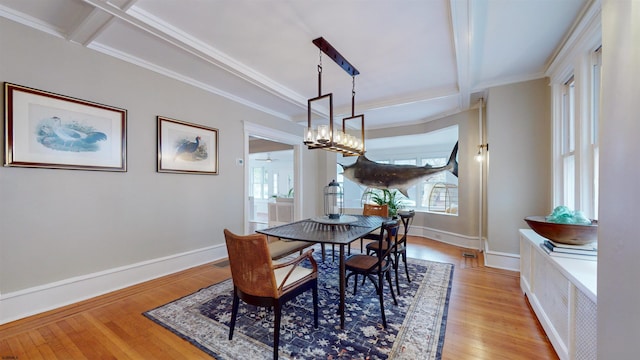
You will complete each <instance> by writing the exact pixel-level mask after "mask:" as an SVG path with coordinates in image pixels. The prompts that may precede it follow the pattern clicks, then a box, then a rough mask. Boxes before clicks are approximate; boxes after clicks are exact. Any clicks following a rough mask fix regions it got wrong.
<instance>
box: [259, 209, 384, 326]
mask: <svg viewBox="0 0 640 360" xmlns="http://www.w3.org/2000/svg"><path fill="white" fill-rule="evenodd" d="M348 216H353V217H354V218H355V221H353V222H350V223H346V224H327V223H326V222H324V221H322V220H317V219H316V220H314V219H306V220H300V221H296V222H292V223H289V224H284V225H279V226H274V227H271V228H267V229H261V230H256V232H257V233H260V234H265V235H267V236H273V237H277V238H280V239H288V240H299V241H308V242H310V243H321V244H332V245H339V247H340V304H339V306H338V312H339V313H340V328H342V329H344V309H345V288H346V283H345V276H346V270H345V265H344V263H345V251H344V248H345V246H346V245H349V244H350V243H351V242H353V241H355V240H357V239H360V238H361V237H363V236H364V235H366V234H368V233H370V232H372V231H374V230H376V229H379V228H380V227H382V224H383V222H385V221H387V220H389V218H385V217H381V216H365V215H348Z"/></svg>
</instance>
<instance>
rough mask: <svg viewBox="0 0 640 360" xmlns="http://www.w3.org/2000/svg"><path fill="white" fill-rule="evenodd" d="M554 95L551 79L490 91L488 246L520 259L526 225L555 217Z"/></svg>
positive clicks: (488, 119)
mask: <svg viewBox="0 0 640 360" xmlns="http://www.w3.org/2000/svg"><path fill="white" fill-rule="evenodd" d="M550 102H551V95H550V87H549V86H548V80H547V79H540V80H533V81H527V82H522V83H517V84H513V85H505V86H499V87H495V88H491V89H489V96H488V102H487V122H486V126H487V142H488V143H489V157H488V174H487V179H488V180H487V241H488V249H489V250H491V251H495V252H503V253H511V254H518V253H519V252H520V246H519V243H518V229H521V228H525V229H526V228H528V226H527V224H526V223H525V222H524V221H523V220H522V219H523V218H524V217H526V216H530V215H546V214H547V213H550V212H551V210H552V209H551V206H552V205H551V204H552V201H551V200H552V198H551V194H552V183H551V169H552V161H551V112H550V111H551V105H550Z"/></svg>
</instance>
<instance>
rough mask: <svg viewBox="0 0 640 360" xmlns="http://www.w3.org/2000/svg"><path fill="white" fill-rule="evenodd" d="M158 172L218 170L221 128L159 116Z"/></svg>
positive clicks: (209, 172)
mask: <svg viewBox="0 0 640 360" xmlns="http://www.w3.org/2000/svg"><path fill="white" fill-rule="evenodd" d="M158 172H168V173H188V174H209V175H217V174H218V129H214V128H210V127H206V126H202V125H196V124H191V123H188V122H184V121H180V120H174V119H169V118H166V117H162V116H158Z"/></svg>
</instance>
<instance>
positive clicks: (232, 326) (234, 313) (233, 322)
mask: <svg viewBox="0 0 640 360" xmlns="http://www.w3.org/2000/svg"><path fill="white" fill-rule="evenodd" d="M238 305H240V298H239V297H238V295H237V294H236V290H235V289H233V306H232V307H231V324H229V340H232V339H233V330H234V329H235V327H236V316H237V315H238Z"/></svg>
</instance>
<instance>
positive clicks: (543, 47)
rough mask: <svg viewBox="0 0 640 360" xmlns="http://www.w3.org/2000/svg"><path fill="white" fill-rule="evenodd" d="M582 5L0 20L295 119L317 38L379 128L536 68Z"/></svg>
mask: <svg viewBox="0 0 640 360" xmlns="http://www.w3.org/2000/svg"><path fill="white" fill-rule="evenodd" d="M590 2H591V0H395V1H390V0H368V1H365V0H304V1H296V0H290V1H287V0H263V1H258V0H210V1H207V0H109V1H106V0H0V16H3V17H6V18H9V19H12V20H14V21H17V22H20V23H22V24H25V25H27V26H31V27H33V28H36V29H38V30H41V31H45V32H47V33H50V34H53V35H55V36H59V37H62V38H64V39H67V40H68V41H71V42H74V43H79V44H82V45H83V46H86V47H87V48H90V49H94V50H96V51H100V52H103V53H105V54H108V55H111V56H115V57H118V58H120V59H123V60H125V61H128V62H131V63H134V64H137V65H139V66H142V67H145V68H147V69H150V70H153V71H156V72H159V73H162V74H165V75H167V76H170V77H172V78H175V79H178V80H180V81H184V82H187V83H190V84H193V85H194V86H197V87H200V88H202V89H205V90H207V91H210V92H212V93H215V94H219V95H222V96H225V97H227V98H229V99H231V100H234V101H237V102H240V103H243V104H246V105H248V106H251V107H253V108H256V109H259V110H261V111H264V112H266V113H269V114H272V115H275V116H278V117H281V118H283V119H287V120H290V121H294V122H306V108H307V99H308V98H312V97H315V96H317V95H318V88H317V76H318V72H317V65H318V60H319V50H318V48H317V47H316V46H315V45H313V44H312V40H313V39H315V38H317V37H324V38H325V39H326V40H327V41H329V42H330V43H331V44H332V45H333V46H334V47H335V48H336V49H337V50H338V51H339V52H340V53H341V54H342V55H343V56H344V57H345V58H346V59H347V60H348V61H349V62H350V63H351V64H353V65H354V66H355V67H356V68H357V69H358V70H359V71H360V75H358V76H357V77H356V113H364V114H365V118H366V127H367V129H375V128H384V127H389V126H398V125H406V124H416V123H421V122H426V121H430V120H433V119H437V118H441V117H443V116H447V115H450V114H454V113H457V112H460V111H464V110H466V109H468V108H470V107H473V106H475V105H476V102H477V99H478V98H479V97H484V96H485V94H484V92H485V91H486V89H487V88H488V87H491V86H495V85H502V84H508V83H513V82H519V81H525V80H530V79H535V78H540V77H543V76H544V74H545V71H546V69H547V68H548V66H549V65H550V64H551V62H552V61H553V59H554V56H555V55H556V54H557V51H558V49H559V47H560V46H561V45H562V44H563V42H564V40H565V38H566V36H567V34H568V32H569V31H570V30H571V29H572V27H573V24H574V23H575V22H576V21H577V20H578V18H579V17H580V16H581V14H582V13H583V11H584V10H583V9H585V8H586V6H587V5H588V3H590ZM322 74H323V76H322V88H323V92H325V93H328V92H332V93H333V97H334V111H335V114H336V118H338V119H339V118H341V117H344V116H348V115H350V112H351V109H350V106H351V87H352V79H351V77H350V75H348V74H347V73H346V72H345V71H343V70H342V69H341V68H340V67H338V65H336V64H335V63H334V62H333V61H331V60H330V59H329V58H328V57H327V56H323V73H322ZM489 101H490V100H489Z"/></svg>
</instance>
